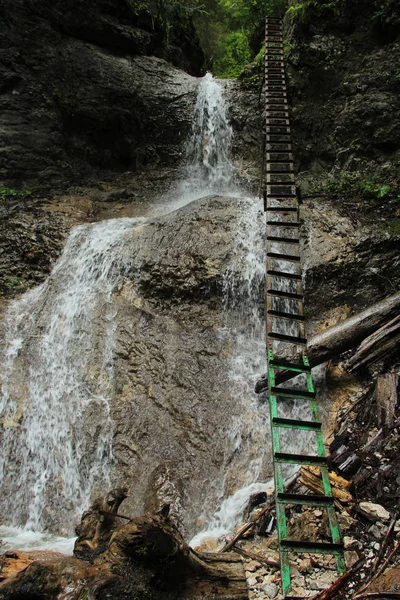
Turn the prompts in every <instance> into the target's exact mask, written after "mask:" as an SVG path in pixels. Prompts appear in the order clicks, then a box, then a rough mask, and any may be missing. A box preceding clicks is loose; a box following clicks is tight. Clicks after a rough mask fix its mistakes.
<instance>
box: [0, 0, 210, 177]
mask: <svg viewBox="0 0 400 600" xmlns="http://www.w3.org/2000/svg"><path fill="white" fill-rule="evenodd" d="M0 10H1V18H2V20H3V27H2V30H1V36H2V43H1V45H2V48H3V50H2V51H1V54H0V78H1V80H2V84H1V94H0V107H1V114H2V117H1V119H2V120H1V128H2V145H1V153H0V157H1V158H0V179H2V180H3V181H5V182H7V183H8V184H12V185H14V184H15V185H17V186H21V185H25V186H28V187H29V186H30V185H37V184H39V185H42V186H43V185H45V186H46V187H48V186H49V185H50V184H52V183H60V182H61V181H64V180H65V178H68V180H69V182H72V181H74V180H75V181H76V180H77V179H79V178H80V177H82V176H85V177H90V176H92V175H94V174H96V173H97V174H98V173H99V172H100V170H101V171H104V170H121V169H127V168H138V167H139V166H143V165H149V164H152V165H154V164H156V163H157V162H159V161H160V160H162V161H163V162H164V163H167V164H168V163H169V164H172V163H174V162H176V161H177V160H178V159H179V158H180V156H181V153H182V144H183V142H184V140H185V139H186V134H187V132H188V130H189V127H190V120H191V116H192V109H193V102H194V93H195V89H196V87H197V82H196V80H195V79H194V78H192V77H190V76H189V75H187V74H185V73H183V72H181V71H179V70H178V69H176V68H174V67H172V66H171V64H169V63H167V62H166V61H165V60H162V59H161V58H154V57H152V58H150V57H145V56H138V55H141V54H149V53H151V54H157V53H158V54H159V55H162V56H168V52H167V51H166V47H165V44H163V41H162V39H160V36H158V39H157V35H156V32H155V31H153V32H152V33H150V32H149V31H146V30H144V29H140V28H139V27H138V25H140V23H139V24H138V19H139V17H138V16H137V15H136V16H135V14H134V11H133V9H130V8H129V3H125V2H123V0H118V2H116V3H111V2H108V1H107V0H103V1H101V2H94V1H92V0H87V1H85V2H83V3H76V2H73V1H72V0H71V2H69V3H67V4H65V3H60V2H55V3H54V2H44V3H43V2H35V1H32V2H28V3H26V2H22V1H19V0H18V1H17V2H11V1H10V2H9V1H8V0H7V1H6V2H4V3H3V5H2V8H1V9H0ZM189 25H190V24H189ZM189 25H188V27H189ZM161 37H162V36H161ZM192 37H193V40H194V43H193V44H192V49H193V47H194V48H196V46H195V37H194V36H192ZM27 40H29V43H27ZM197 52H198V53H199V52H200V51H199V49H198V47H197ZM193 53H194V54H195V53H196V52H195V50H193ZM200 53H201V52H200ZM173 54H174V52H173ZM175 54H176V52H175ZM196 60H197V66H195V65H193V66H192V68H190V64H189V65H188V62H189V63H190V59H187V60H186V64H184V65H183V66H188V68H189V70H190V71H191V72H192V73H194V74H200V72H201V67H200V66H199V64H198V59H196ZM178 62H179V61H178ZM183 62H185V61H183Z"/></svg>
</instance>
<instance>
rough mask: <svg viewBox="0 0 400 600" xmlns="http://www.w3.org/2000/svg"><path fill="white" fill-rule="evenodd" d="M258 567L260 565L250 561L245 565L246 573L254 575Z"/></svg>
mask: <svg viewBox="0 0 400 600" xmlns="http://www.w3.org/2000/svg"><path fill="white" fill-rule="evenodd" d="M260 567H261V564H260V563H259V562H257V561H256V560H250V561H249V562H247V563H246V571H250V572H251V573H254V571H257V569H259V568H260Z"/></svg>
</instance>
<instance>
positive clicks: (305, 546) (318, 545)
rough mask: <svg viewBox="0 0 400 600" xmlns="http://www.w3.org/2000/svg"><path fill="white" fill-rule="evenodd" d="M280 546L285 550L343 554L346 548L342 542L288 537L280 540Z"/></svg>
mask: <svg viewBox="0 0 400 600" xmlns="http://www.w3.org/2000/svg"><path fill="white" fill-rule="evenodd" d="M280 546H281V548H282V549H284V550H293V551H296V552H309V553H310V554H314V553H315V554H338V553H340V554H341V553H342V552H343V549H344V546H343V544H342V543H336V544H334V543H332V542H307V541H302V540H286V539H283V540H281V541H280Z"/></svg>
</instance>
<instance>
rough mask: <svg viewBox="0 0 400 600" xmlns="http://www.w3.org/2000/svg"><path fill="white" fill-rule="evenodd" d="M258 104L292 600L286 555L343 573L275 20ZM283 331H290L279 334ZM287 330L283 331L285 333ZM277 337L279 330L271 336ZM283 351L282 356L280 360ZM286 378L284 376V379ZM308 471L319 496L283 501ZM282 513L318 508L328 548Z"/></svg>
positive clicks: (280, 492)
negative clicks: (298, 408) (301, 409)
mask: <svg viewBox="0 0 400 600" xmlns="http://www.w3.org/2000/svg"><path fill="white" fill-rule="evenodd" d="M265 46H266V51H265V97H266V107H265V116H266V146H265V169H264V183H263V196H264V209H265V211H266V213H267V301H266V304H267V306H266V313H267V314H266V316H267V362H268V393H269V407H270V417H271V434H272V450H273V463H274V477H275V500H276V514H277V524H278V538H279V555H280V565H281V578H282V593H283V595H284V596H285V598H286V599H287V600H289V599H292V600H294V599H299V598H300V597H299V596H291V595H290V592H291V580H290V564H289V555H290V554H291V553H311V554H330V555H334V556H335V559H336V565H337V569H338V571H339V573H343V572H344V571H345V562H344V557H343V544H342V542H341V538H340V533H339V528H338V522H337V517H336V512H335V506H334V500H333V497H332V489H331V485H330V481H329V472H328V466H327V461H326V457H325V449H324V442H323V437H322V431H321V423H320V421H319V418H318V402H317V399H316V394H315V390H314V386H313V381H312V375H311V368H310V364H309V361H308V358H307V354H306V345H307V340H306V337H305V329H304V308H303V290H302V275H301V262H300V240H299V227H300V223H299V202H298V197H297V189H296V184H295V176H294V163H293V154H292V145H291V132H290V121H289V106H288V100H287V88H286V80H285V69H284V54H283V28H282V23H281V21H280V20H279V19H271V18H267V19H266V31H265ZM280 323H281V324H282V323H283V324H285V323H286V324H287V326H288V327H289V331H284V332H282V325H281V327H279V324H280ZM288 327H286V329H288ZM277 329H281V331H278V330H277ZM277 343H280V344H281V346H283V347H284V348H285V349H286V356H287V358H285V359H278V358H275V356H274V347H275V346H276V345H277ZM287 351H289V352H287ZM283 371H285V372H286V377H285V378H284V379H285V380H287V379H289V378H290V377H296V376H298V375H300V374H303V377H302V379H303V383H302V388H304V389H301V387H300V388H299V389H297V386H296V387H291V388H290V387H282V386H281V384H280V380H281V379H282V377H280V375H281V374H282V372H283ZM288 374H289V376H288ZM293 401H296V402H300V403H302V402H303V403H307V407H308V411H309V414H310V416H309V420H299V419H295V418H286V416H285V417H282V416H280V408H281V407H282V406H283V405H284V404H285V403H288V402H293ZM288 429H290V430H294V431H296V430H297V431H300V430H302V431H307V432H309V433H310V436H314V440H312V441H313V443H314V447H315V451H314V453H313V454H310V455H305V454H293V453H292V452H288V451H286V452H285V448H284V447H283V446H284V443H283V441H282V437H281V436H282V431H283V430H286V433H287V430H288ZM288 464H296V465H314V466H318V467H319V468H320V473H321V478H322V485H323V491H324V493H323V494H321V495H315V494H314V495H306V494H292V493H286V492H285V488H284V476H283V469H284V465H288ZM289 505H302V506H317V507H321V508H323V509H325V510H326V511H327V516H328V521H329V525H330V532H331V540H332V541H331V542H310V541H308V540H293V539H289V538H288V526H287V515H286V510H287V508H288V506H289Z"/></svg>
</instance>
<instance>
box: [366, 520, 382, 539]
mask: <svg viewBox="0 0 400 600" xmlns="http://www.w3.org/2000/svg"><path fill="white" fill-rule="evenodd" d="M368 531H369V532H370V534H371V535H373V536H374V537H375V538H377V539H378V540H380V539H381V538H382V537H383V536H384V535H385V533H386V531H387V527H385V526H384V525H383V524H382V523H379V522H378V523H374V524H373V525H371V527H370V528H369V529H368Z"/></svg>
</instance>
